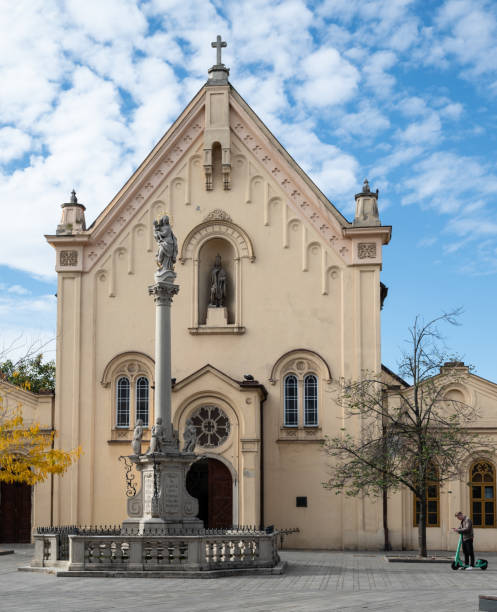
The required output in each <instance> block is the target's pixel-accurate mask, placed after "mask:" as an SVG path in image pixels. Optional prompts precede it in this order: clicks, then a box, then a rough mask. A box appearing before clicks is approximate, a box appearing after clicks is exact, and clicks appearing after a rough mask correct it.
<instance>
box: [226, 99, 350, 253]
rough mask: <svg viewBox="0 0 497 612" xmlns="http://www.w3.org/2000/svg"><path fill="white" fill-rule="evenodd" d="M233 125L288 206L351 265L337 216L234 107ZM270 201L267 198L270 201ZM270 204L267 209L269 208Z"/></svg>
mask: <svg viewBox="0 0 497 612" xmlns="http://www.w3.org/2000/svg"><path fill="white" fill-rule="evenodd" d="M231 124H232V126H233V129H234V131H235V133H236V135H237V136H238V138H239V140H240V142H241V143H243V144H244V145H245V146H246V147H247V149H248V150H249V151H250V152H251V153H252V155H253V156H254V157H255V158H256V159H257V161H259V162H260V164H261V165H262V166H263V167H264V168H265V170H266V171H267V173H268V175H269V176H271V177H272V179H273V181H274V182H275V184H276V185H277V186H278V188H279V189H281V190H282V191H283V192H284V193H285V195H286V198H287V203H288V205H289V206H290V207H291V209H293V211H294V212H295V213H296V214H297V216H298V217H301V216H303V217H304V218H305V219H306V220H307V221H308V222H309V223H310V225H311V226H312V227H313V228H314V229H315V230H316V232H317V233H318V234H319V235H320V236H321V237H322V238H323V240H324V241H325V243H326V244H329V245H330V246H331V247H332V248H333V249H334V250H335V251H336V252H337V253H338V254H339V255H340V257H341V259H342V260H343V262H344V263H345V264H350V263H351V253H350V241H349V240H348V239H346V238H344V237H343V235H342V228H341V227H340V224H339V223H338V221H337V220H336V219H335V218H334V217H333V215H332V214H331V213H330V212H328V211H326V210H325V209H324V206H319V205H316V204H315V199H316V198H315V196H314V195H313V194H311V192H310V190H309V188H308V187H307V186H306V185H305V184H304V182H303V181H302V179H300V177H298V175H297V174H296V172H295V171H293V170H292V169H291V168H289V167H288V163H287V162H286V160H284V159H283V157H282V156H281V155H280V154H279V153H278V152H277V151H275V150H273V151H270V150H269V147H267V146H266V144H265V143H264V141H263V139H262V138H258V137H257V136H256V134H255V132H254V131H253V130H252V129H251V128H250V127H249V125H248V123H247V122H246V121H245V120H244V119H243V118H242V116H241V113H239V111H238V110H237V109H235V108H233V107H232V118H231ZM268 199H269V198H267V200H268ZM268 203H269V202H268V201H266V203H265V205H266V206H267V205H268Z"/></svg>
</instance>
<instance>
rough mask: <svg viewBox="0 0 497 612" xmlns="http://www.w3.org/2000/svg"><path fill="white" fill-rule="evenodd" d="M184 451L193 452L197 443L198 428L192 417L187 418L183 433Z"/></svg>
mask: <svg viewBox="0 0 497 612" xmlns="http://www.w3.org/2000/svg"><path fill="white" fill-rule="evenodd" d="M183 440H184V445H183V452H184V453H193V452H194V450H195V446H196V444H197V428H196V427H195V425H194V424H193V421H192V420H191V419H187V420H186V427H185V431H184V433H183Z"/></svg>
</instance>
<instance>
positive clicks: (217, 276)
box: [209, 255, 226, 308]
mask: <svg viewBox="0 0 497 612" xmlns="http://www.w3.org/2000/svg"><path fill="white" fill-rule="evenodd" d="M210 280H211V287H210V289H211V291H210V296H211V297H210V302H209V306H215V307H216V308H220V307H221V306H224V305H225V301H226V271H225V269H224V268H223V267H222V265H221V255H216V259H215V260H214V267H213V268H212V270H211V279H210Z"/></svg>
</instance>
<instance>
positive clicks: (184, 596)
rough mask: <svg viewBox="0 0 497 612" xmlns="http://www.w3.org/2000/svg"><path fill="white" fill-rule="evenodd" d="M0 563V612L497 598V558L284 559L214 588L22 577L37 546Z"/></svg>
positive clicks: (294, 608)
mask: <svg viewBox="0 0 497 612" xmlns="http://www.w3.org/2000/svg"><path fill="white" fill-rule="evenodd" d="M4 547H5V548H15V554H13V555H5V556H0V611H1V612H12V611H14V610H15V611H21V612H38V611H40V612H62V611H64V612H87V611H88V612H90V611H91V612H100V611H104V610H105V611H106V612H107V611H113V610H120V611H123V612H128V611H129V612H135V611H136V612H138V611H140V612H142V611H143V610H146V612H159V611H160V612H164V611H166V612H168V611H172V610H181V611H182V612H200V611H202V612H206V611H207V612H208V611H215V612H235V611H238V610H240V609H241V610H242V611H243V612H273V611H274V610H285V611H287V612H301V611H302V612H306V611H308V610H309V611H311V610H312V612H322V611H323V612H324V611H326V612H328V611H330V610H344V611H346V612H358V611H363V610H381V611H383V610H395V611H407V610H409V611H412V610H419V611H429V612H446V611H447V612H448V611H450V612H452V611H453V610H458V611H461V612H468V611H470V612H473V611H474V610H477V609H478V595H479V594H485V595H494V596H497V554H495V553H486V554H481V555H480V556H482V557H484V558H486V559H488V560H489V568H488V570H487V571H485V572H482V571H473V572H464V571H457V572H454V571H452V570H451V569H450V567H449V565H448V564H438V563H437V564H425V563H388V562H387V561H385V559H384V557H383V555H382V554H381V553H374V552H333V551H313V552H310V551H283V552H282V553H281V556H282V558H284V559H285V560H286V561H287V562H288V568H287V571H286V572H285V574H284V575H282V576H260V577H255V576H254V577H233V578H217V579H212V580H192V579H181V578H172V579H153V578H150V579H140V578H138V579H123V578H56V577H55V576H53V575H48V574H38V573H26V572H18V571H17V567H18V566H22V565H28V564H29V560H30V558H31V556H32V553H33V548H32V547H31V546H26V545H25V546H16V545H13V546H12V545H10V546H7V545H5V546H4Z"/></svg>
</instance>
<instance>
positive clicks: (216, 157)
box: [212, 142, 224, 191]
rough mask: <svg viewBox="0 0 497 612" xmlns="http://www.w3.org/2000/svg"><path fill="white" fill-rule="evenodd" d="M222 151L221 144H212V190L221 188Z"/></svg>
mask: <svg viewBox="0 0 497 612" xmlns="http://www.w3.org/2000/svg"><path fill="white" fill-rule="evenodd" d="M222 158H223V152H222V149H221V144H220V143H219V142H214V143H213V144H212V186H213V189H214V191H216V190H218V189H223V181H224V179H223V159H222Z"/></svg>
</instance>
